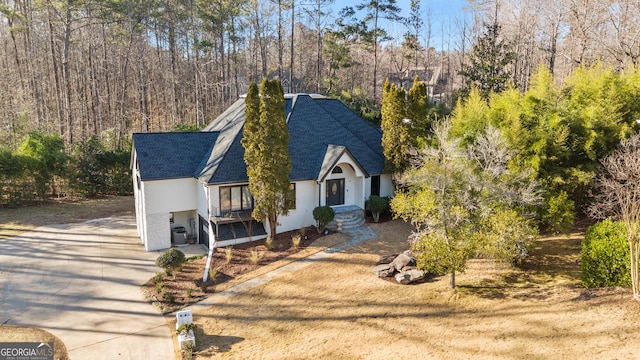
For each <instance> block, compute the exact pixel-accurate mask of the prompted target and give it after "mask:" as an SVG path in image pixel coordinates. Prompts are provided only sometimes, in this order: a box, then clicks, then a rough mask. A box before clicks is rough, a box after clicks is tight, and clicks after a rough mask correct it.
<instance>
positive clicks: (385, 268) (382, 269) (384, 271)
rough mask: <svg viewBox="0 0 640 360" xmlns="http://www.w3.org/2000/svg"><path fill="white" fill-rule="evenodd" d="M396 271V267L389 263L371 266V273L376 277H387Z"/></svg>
mask: <svg viewBox="0 0 640 360" xmlns="http://www.w3.org/2000/svg"><path fill="white" fill-rule="evenodd" d="M394 272H396V269H395V268H394V267H393V266H391V264H380V265H377V266H376V267H374V268H373V273H374V274H376V276H378V277H389V276H391V275H393V273H394Z"/></svg>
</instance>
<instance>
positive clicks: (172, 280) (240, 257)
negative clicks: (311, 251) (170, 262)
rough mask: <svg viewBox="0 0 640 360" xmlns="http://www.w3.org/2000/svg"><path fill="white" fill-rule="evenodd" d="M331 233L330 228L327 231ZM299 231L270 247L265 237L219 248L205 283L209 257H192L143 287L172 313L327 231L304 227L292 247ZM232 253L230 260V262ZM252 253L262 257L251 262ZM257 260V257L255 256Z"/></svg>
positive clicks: (162, 308) (279, 237)
mask: <svg viewBox="0 0 640 360" xmlns="http://www.w3.org/2000/svg"><path fill="white" fill-rule="evenodd" d="M330 233H332V232H330V231H328V232H327V234H330ZM298 234H300V230H294V231H288V232H284V233H280V234H278V235H277V236H276V238H275V239H274V240H273V241H272V246H271V250H269V249H267V247H266V246H265V240H264V239H263V240H257V241H252V242H248V243H244V244H238V245H234V246H231V247H227V248H217V249H215V252H214V254H213V258H212V260H211V264H210V269H211V272H210V277H209V279H208V280H207V282H206V283H204V284H203V282H202V277H203V275H204V269H205V266H206V261H207V257H206V256H204V257H198V258H195V259H194V258H192V259H189V261H187V262H186V263H185V264H184V265H183V266H182V271H179V272H178V273H176V274H175V277H174V276H168V275H166V274H164V273H158V274H157V275H156V276H155V277H153V278H152V279H150V280H149V281H147V282H146V283H145V284H144V285H143V286H142V290H143V292H144V294H145V296H146V298H147V299H148V300H149V301H150V302H152V303H153V304H154V305H156V306H157V307H158V308H159V310H160V311H161V312H162V313H169V312H172V311H176V310H178V309H180V308H183V307H185V306H188V305H189V304H193V303H196V302H198V301H200V300H203V299H205V298H206V297H207V296H208V295H209V294H211V293H213V291H214V287H215V285H219V284H223V283H225V282H228V281H230V280H232V279H235V278H237V277H239V276H241V275H244V274H246V273H248V272H251V271H254V270H256V269H258V268H260V267H262V266H265V265H268V264H271V263H273V262H275V261H278V260H281V259H284V258H286V257H287V256H290V255H293V254H295V253H297V252H299V251H301V250H303V249H305V248H307V247H309V246H310V245H311V244H312V243H313V242H314V241H315V240H317V239H319V238H320V237H322V236H325V234H318V231H317V230H316V228H315V226H309V227H307V228H305V231H304V235H303V236H301V241H300V245H299V246H298V247H297V248H295V247H293V246H292V238H293V237H294V236H295V235H298ZM227 252H230V255H231V256H230V257H231V259H230V261H227V256H228V253H227ZM252 253H254V254H258V257H259V260H258V262H257V263H256V262H255V261H252V259H251V257H252ZM253 260H255V258H254V259H253Z"/></svg>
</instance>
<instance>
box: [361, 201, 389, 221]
mask: <svg viewBox="0 0 640 360" xmlns="http://www.w3.org/2000/svg"><path fill="white" fill-rule="evenodd" d="M365 208H366V209H367V210H369V211H371V216H373V221H375V222H378V221H380V214H382V213H383V212H385V211H387V210H389V199H388V198H386V197H380V196H377V195H371V196H370V197H369V200H367V203H366V204H365Z"/></svg>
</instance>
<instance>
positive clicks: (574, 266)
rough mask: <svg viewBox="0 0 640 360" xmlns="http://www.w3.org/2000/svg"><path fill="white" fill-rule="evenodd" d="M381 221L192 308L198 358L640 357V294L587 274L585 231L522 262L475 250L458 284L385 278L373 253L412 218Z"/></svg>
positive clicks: (399, 246) (401, 235) (541, 247)
mask: <svg viewBox="0 0 640 360" xmlns="http://www.w3.org/2000/svg"><path fill="white" fill-rule="evenodd" d="M373 226H374V228H375V230H376V232H377V233H378V234H379V235H380V237H379V239H377V240H372V241H369V242H365V243H362V244H360V245H359V246H357V247H354V248H351V249H349V250H346V251H345V252H342V253H338V254H335V255H334V256H333V257H330V258H328V259H327V260H323V261H319V262H316V263H313V264H310V265H308V266H307V267H305V268H303V269H302V270H299V271H297V272H293V273H290V274H286V275H283V276H281V277H279V278H276V279H275V280H272V281H270V282H268V283H266V284H264V285H261V286H258V287H256V288H253V289H251V290H249V291H247V292H245V293H242V294H240V295H238V296H235V297H231V298H229V299H227V300H225V301H222V302H221V304H220V305H217V306H215V307H211V308H209V309H207V310H206V311H204V312H200V313H195V314H194V321H195V323H196V324H197V325H198V326H199V329H198V331H197V337H198V342H199V343H198V346H197V349H196V353H195V358H197V359H217V358H225V359H257V358H261V359H282V358H289V359H331V358H339V359H389V358H397V357H402V358H417V359H442V358H453V359H464V358H475V359H483V358H484V359H522V358H527V359H548V358H553V359H575V358H607V359H632V358H637V357H638V341H639V340H640V332H638V329H639V328H640V317H639V316H638V315H639V314H640V304H638V303H636V302H634V301H633V300H631V294H630V290H628V289H597V290H587V289H584V288H582V287H581V286H580V280H579V276H580V267H579V263H578V260H579V249H580V237H579V235H575V236H572V237H571V238H566V237H558V238H544V239H543V240H541V241H540V242H539V244H538V246H537V248H536V249H535V253H534V256H532V257H530V258H529V260H528V262H527V264H526V265H525V266H523V269H515V270H510V269H507V270H504V269H502V270H500V267H499V266H495V265H494V264H492V263H490V262H481V261H475V262H472V263H471V264H470V266H469V268H468V270H467V272H466V273H464V274H460V275H458V277H457V283H458V289H457V291H456V292H453V291H451V290H449V289H448V281H449V278H448V276H444V277H437V278H435V279H433V280H431V281H429V282H426V283H422V284H418V285H409V286H401V285H396V284H393V283H391V282H389V281H384V280H381V279H378V278H376V277H375V276H374V275H373V273H372V272H371V269H372V267H373V265H374V264H375V263H376V262H377V261H378V259H379V256H380V255H387V254H391V253H397V252H400V251H402V250H405V249H406V247H407V244H406V242H405V239H406V236H407V234H408V233H409V227H408V226H407V225H406V224H404V223H402V222H400V221H393V222H388V223H384V224H375V225H373ZM332 236H334V235H332ZM335 236H337V235H335ZM214 296H215V295H214Z"/></svg>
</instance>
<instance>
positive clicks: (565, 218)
mask: <svg viewBox="0 0 640 360" xmlns="http://www.w3.org/2000/svg"><path fill="white" fill-rule="evenodd" d="M574 220H575V203H574V202H573V200H571V199H569V195H567V193H566V192H565V191H561V192H560V193H559V194H557V195H552V196H550V197H549V199H548V201H547V208H546V209H545V211H544V214H543V215H542V221H543V222H544V223H545V224H546V225H547V227H548V228H549V231H551V232H553V233H554V234H568V233H569V231H571V228H572V227H573V222H574Z"/></svg>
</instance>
